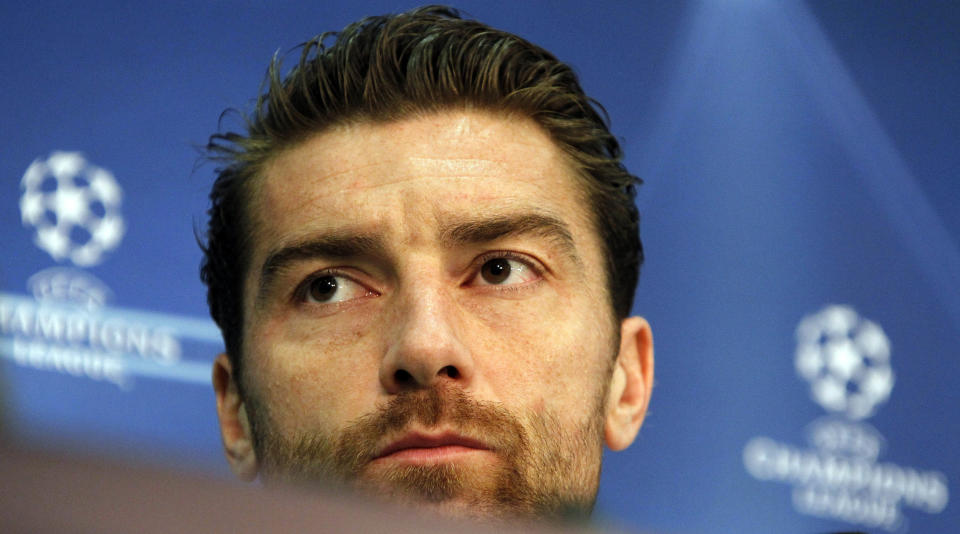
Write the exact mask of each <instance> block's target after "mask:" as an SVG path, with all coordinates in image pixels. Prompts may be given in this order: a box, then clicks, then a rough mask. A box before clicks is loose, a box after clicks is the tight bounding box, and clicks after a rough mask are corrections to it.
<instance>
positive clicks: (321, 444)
mask: <svg viewBox="0 0 960 534" xmlns="http://www.w3.org/2000/svg"><path fill="white" fill-rule="evenodd" d="M413 425H420V426H422V427H424V428H426V429H431V428H438V427H443V428H444V429H445V430H451V431H454V432H456V433H458V434H460V435H462V436H464V437H467V438H471V439H475V440H477V441H480V442H482V443H483V444H484V445H485V446H487V447H489V448H490V449H491V450H492V451H494V452H495V453H497V454H499V455H501V457H503V458H514V457H516V456H518V455H520V454H522V452H523V451H524V450H526V447H527V444H528V439H529V438H528V437H527V432H526V430H525V428H524V426H523V425H522V424H521V422H520V420H519V419H518V418H517V417H516V416H515V415H513V414H512V413H510V412H509V411H508V410H506V409H505V408H503V407H502V406H501V405H499V403H495V402H490V401H480V400H477V399H474V398H473V397H471V396H470V395H468V394H467V393H466V392H465V391H463V390H462V389H460V388H458V387H451V386H438V387H433V388H429V389H421V390H410V391H404V392H401V393H399V394H397V395H396V396H394V397H393V398H391V399H390V400H389V401H388V402H387V403H386V404H384V405H382V406H380V407H379V408H378V409H377V410H375V411H373V412H371V413H368V414H366V415H363V416H361V417H360V418H358V419H356V420H354V421H353V422H352V423H350V424H349V425H347V426H346V427H345V428H344V429H343V430H342V431H341V432H340V433H339V435H338V436H335V437H334V436H329V435H320V434H310V435H301V436H299V437H297V438H295V439H293V440H292V442H283V443H281V442H278V440H277V439H276V438H275V437H274V436H271V435H267V436H261V437H262V438H263V440H264V443H262V446H261V447H260V448H261V451H258V452H263V453H264V454H263V455H262V456H261V455H260V454H258V456H261V458H260V460H261V467H263V468H265V470H266V471H269V472H273V473H274V474H280V475H281V477H282V478H284V479H287V480H293V481H296V480H312V479H316V478H320V477H323V478H331V477H332V478H334V479H340V480H341V481H348V480H350V479H353V478H355V477H356V476H357V475H359V474H360V473H361V472H362V471H363V469H364V467H365V466H366V465H367V463H368V462H370V461H371V460H373V459H374V458H375V457H376V456H377V455H378V454H379V452H380V451H381V450H383V448H384V447H385V446H386V445H387V443H389V440H390V439H392V438H395V437H397V436H398V435H400V434H402V433H403V432H404V431H406V430H408V429H409V428H410V427H412V426H413ZM291 466H297V468H296V471H295V472H291V471H289V470H288V469H289V468H290V467H291ZM281 473H282V474H281Z"/></svg>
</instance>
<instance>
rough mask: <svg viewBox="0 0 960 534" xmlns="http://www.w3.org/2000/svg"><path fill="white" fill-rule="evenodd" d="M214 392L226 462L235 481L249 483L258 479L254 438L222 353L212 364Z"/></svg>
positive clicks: (231, 367)
mask: <svg viewBox="0 0 960 534" xmlns="http://www.w3.org/2000/svg"><path fill="white" fill-rule="evenodd" d="M213 390H214V392H215V393H216V396H217V416H218V417H219V418H220V437H221V438H222V439H223V449H224V452H225V453H226V455H227V461H228V462H230V468H231V469H232V470H233V473H234V474H235V475H237V477H238V478H240V479H242V480H245V481H248V482H249V481H252V480H254V479H255V478H257V454H256V452H255V451H254V450H253V434H251V433H250V420H249V419H248V418H247V407H246V405H245V404H244V402H243V398H242V397H241V396H240V389H239V388H238V387H237V382H236V376H235V375H234V373H233V365H232V364H231V363H230V358H228V357H227V355H226V354H225V353H221V354H220V355H219V356H217V359H216V360H215V361H214V362H213Z"/></svg>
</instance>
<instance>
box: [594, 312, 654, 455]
mask: <svg viewBox="0 0 960 534" xmlns="http://www.w3.org/2000/svg"><path fill="white" fill-rule="evenodd" d="M651 389H653V333H652V332H651V331H650V325H649V324H648V323H647V321H646V319H644V318H643V317H629V318H627V319H624V321H623V322H622V323H621V324H620V352H619V353H618V354H617V361H616V364H615V366H614V369H613V376H612V378H611V380H610V392H609V394H608V396H607V413H606V421H605V424H604V428H603V431H604V439H605V440H606V442H607V446H608V447H610V449H611V450H615V451H619V450H622V449H626V448H627V447H629V446H630V444H631V443H633V440H634V438H636V436H637V432H638V431H639V430H640V425H641V424H643V418H644V417H645V416H646V414H647V405H648V404H649V402H650V391H651Z"/></svg>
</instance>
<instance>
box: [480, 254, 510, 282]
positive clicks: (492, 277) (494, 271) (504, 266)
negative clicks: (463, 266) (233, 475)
mask: <svg viewBox="0 0 960 534" xmlns="http://www.w3.org/2000/svg"><path fill="white" fill-rule="evenodd" d="M480 274H481V275H482V276H483V279H484V280H486V281H487V282H489V283H491V284H499V283H501V282H503V281H504V280H506V279H507V278H508V277H509V276H510V262H509V261H507V260H506V259H504V258H496V259H493V260H490V261H488V262H487V263H484V264H483V267H482V268H481V269H480Z"/></svg>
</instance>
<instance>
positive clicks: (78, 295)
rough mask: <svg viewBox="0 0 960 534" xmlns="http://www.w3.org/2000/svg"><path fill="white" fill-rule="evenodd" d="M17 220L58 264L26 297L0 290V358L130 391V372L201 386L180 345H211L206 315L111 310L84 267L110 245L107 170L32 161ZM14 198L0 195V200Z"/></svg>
mask: <svg viewBox="0 0 960 534" xmlns="http://www.w3.org/2000/svg"><path fill="white" fill-rule="evenodd" d="M20 189H21V195H20V217H21V220H22V222H23V225H24V226H25V227H27V228H29V229H31V230H32V234H33V236H32V237H33V242H34V243H35V244H36V245H37V247H39V248H40V249H41V250H43V251H44V252H46V253H48V254H49V255H50V257H52V258H53V259H54V260H55V261H57V262H65V261H67V262H70V263H72V265H71V266H56V267H48V268H46V269H43V270H41V271H39V272H37V273H35V274H34V275H33V276H31V277H30V279H29V280H28V282H27V286H28V288H29V289H30V293H32V295H19V294H15V293H7V292H6V291H0V357H2V358H6V359H9V360H11V361H13V362H14V363H16V364H17V365H19V366H21V367H24V368H28V369H34V370H38V371H49V372H56V373H61V374H64V375H68V376H73V377H77V378H87V379H91V380H95V381H102V382H107V383H112V384H115V385H116V386H118V387H120V388H121V389H123V390H129V389H130V388H131V387H132V383H133V380H132V378H133V377H134V376H142V377H151V378H155V379H162V380H175V381H179V382H190V383H197V384H209V383H210V364H209V362H207V361H197V360H193V361H187V360H184V359H183V358H182V357H183V348H182V344H181V340H182V339H188V340H191V343H196V342H200V343H203V344H207V345H214V347H215V348H214V350H211V351H210V352H209V353H215V352H216V351H218V350H220V349H219V346H220V343H221V341H220V334H219V331H218V330H217V328H216V327H215V325H213V323H211V322H210V321H209V320H208V319H194V318H192V317H184V316H178V315H169V314H164V313H158V312H154V311H150V310H133V309H124V308H119V307H114V306H112V305H110V303H109V302H108V301H109V300H110V299H111V298H112V296H113V292H112V291H111V290H110V288H109V286H108V285H107V284H106V283H104V282H103V281H101V280H99V279H98V278H96V277H95V276H93V275H92V274H91V273H89V272H87V271H86V270H84V269H85V268H87V267H91V266H94V265H97V264H99V263H100V262H102V261H103V259H104V256H105V254H106V253H108V252H110V251H111V250H113V249H115V248H117V246H118V245H119V244H120V241H121V239H123V235H124V232H125V229H126V225H125V223H124V220H123V217H122V216H121V214H120V204H121V200H122V197H123V192H122V190H121V188H120V186H119V185H118V184H117V181H116V179H114V177H113V175H112V174H111V173H110V171H108V170H106V169H104V168H102V167H99V166H97V165H94V164H92V163H90V162H88V161H87V160H86V159H85V158H84V157H83V155H81V154H80V153H79V152H64V151H56V152H53V153H52V154H51V155H50V156H49V157H48V158H46V159H37V160H35V161H34V162H33V163H32V164H30V166H29V167H28V168H27V170H26V172H25V173H24V175H23V179H22V180H21V181H20ZM12 198H15V197H14V196H13V195H8V196H2V195H0V200H7V199H12Z"/></svg>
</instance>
